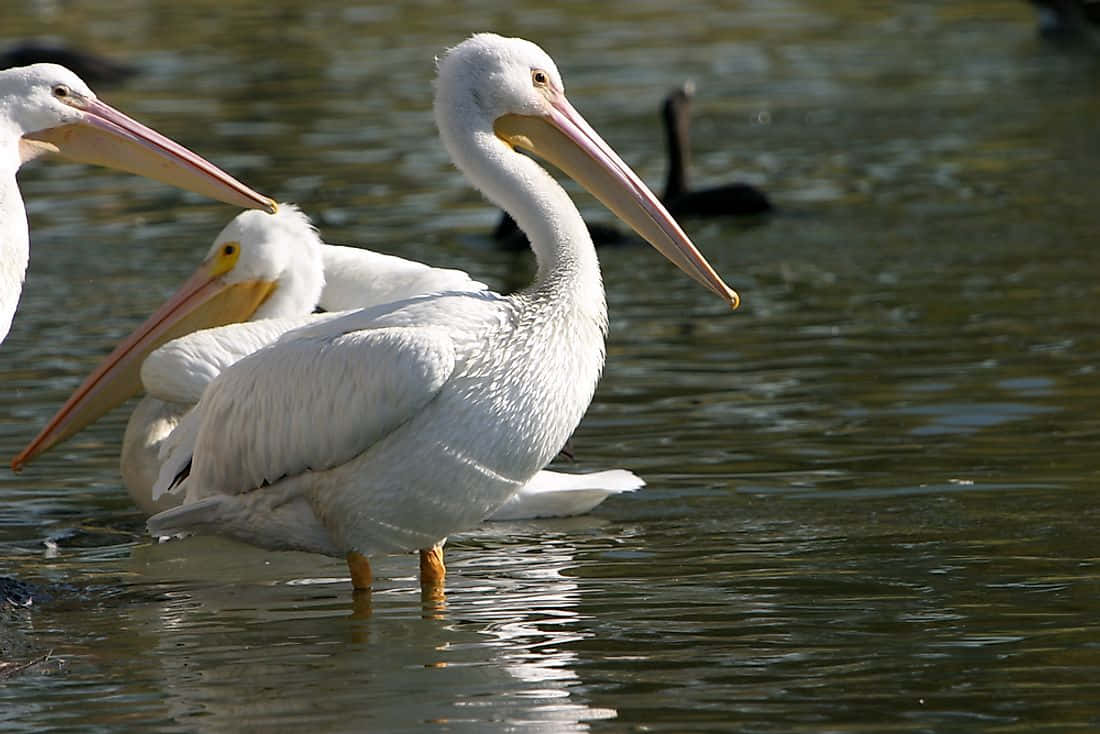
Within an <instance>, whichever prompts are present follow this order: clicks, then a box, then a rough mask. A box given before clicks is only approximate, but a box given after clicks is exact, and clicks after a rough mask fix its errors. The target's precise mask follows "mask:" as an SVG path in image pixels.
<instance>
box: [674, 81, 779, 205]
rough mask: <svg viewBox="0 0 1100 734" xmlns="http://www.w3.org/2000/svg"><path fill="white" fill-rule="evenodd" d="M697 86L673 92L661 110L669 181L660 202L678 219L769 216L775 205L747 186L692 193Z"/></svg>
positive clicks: (708, 189)
mask: <svg viewBox="0 0 1100 734" xmlns="http://www.w3.org/2000/svg"><path fill="white" fill-rule="evenodd" d="M694 93H695V90H694V85H692V84H691V83H690V82H688V83H685V84H683V85H681V86H680V87H678V88H677V89H674V90H673V91H672V92H671V93H670V94H669V95H668V96H667V97H665V101H664V104H663V105H662V106H661V117H662V119H663V120H664V123H665V139H666V143H667V145H668V177H667V178H666V179H665V191H664V194H662V196H661V201H662V202H664V205H665V206H666V207H667V208H668V211H669V212H670V213H671V214H672V216H674V217H676V218H677V219H686V218H689V217H698V218H709V217H745V216H754V215H757V214H763V213H765V212H769V211H771V209H772V204H771V202H770V201H768V197H767V196H766V195H765V194H764V192H763V191H761V190H760V189H758V188H756V187H755V186H751V185H749V184H747V183H741V182H734V183H729V184H723V185H721V186H714V187H711V188H705V189H694V190H693V189H692V188H691V184H690V182H689V180H688V172H689V171H690V170H691V98H692V96H693V94H694Z"/></svg>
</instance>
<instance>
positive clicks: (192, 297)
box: [12, 204, 644, 520]
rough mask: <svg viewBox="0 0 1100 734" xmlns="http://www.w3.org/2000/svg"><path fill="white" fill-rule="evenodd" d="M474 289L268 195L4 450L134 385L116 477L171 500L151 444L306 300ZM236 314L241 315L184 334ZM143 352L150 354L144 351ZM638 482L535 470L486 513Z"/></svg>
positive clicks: (348, 305)
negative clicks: (160, 490) (323, 226)
mask: <svg viewBox="0 0 1100 734" xmlns="http://www.w3.org/2000/svg"><path fill="white" fill-rule="evenodd" d="M486 287H487V286H485V284H484V283H479V282H477V281H475V280H473V279H472V278H470V276H468V275H467V274H466V273H464V272H462V271H461V270H450V269H444V268H432V267H428V266H427V265H423V264H421V263H417V262H412V261H409V260H404V259H402V258H399V257H393V256H390V255H382V254H380V253H375V252H371V251H369V250H363V249H359V248H355V247H342V246H339V245H328V244H325V243H324V242H322V241H321V238H320V237H319V236H318V235H317V232H316V230H314V229H313V227H312V226H311V224H310V222H309V219H308V218H307V217H306V216H305V214H303V213H302V212H301V211H299V210H298V208H297V207H295V206H294V205H292V204H280V205H279V211H278V213H277V214H273V215H268V214H264V213H261V212H256V211H249V212H244V213H242V214H240V215H238V216H237V217H236V218H235V219H234V220H233V221H232V222H230V223H229V224H228V225H226V227H225V228H224V229H223V230H222V231H221V232H220V233H219V234H218V236H217V238H216V239H215V240H214V244H213V245H212V246H211V248H210V251H209V252H208V253H207V256H206V257H205V258H204V259H203V262H202V263H201V264H200V265H199V267H198V268H197V269H196V271H195V273H194V274H193V275H192V276H191V277H189V278H188V279H187V280H186V281H185V282H184V284H183V285H182V286H180V288H179V289H178V290H177V291H176V294H175V295H174V296H172V297H171V298H170V299H169V300H168V301H167V302H166V303H165V304H164V306H162V307H161V308H159V309H158V310H157V311H156V312H155V313H154V314H153V316H151V317H150V318H149V319H147V320H146V321H145V322H144V323H143V324H141V325H140V326H139V327H138V328H137V329H135V330H134V332H133V333H131V334H130V335H129V336H127V337H126V338H125V339H123V341H122V342H121V343H120V345H119V347H118V348H117V349H115V350H114V351H113V352H112V353H111V354H110V355H108V356H107V358H106V359H104V360H103V362H102V363H101V364H100V365H99V366H98V367H97V368H96V369H95V370H94V371H93V372H92V374H91V375H90V376H89V377H88V379H87V380H85V381H84V382H83V383H82V384H81V385H80V387H79V388H77V390H76V391H75V392H74V393H73V395H72V396H71V397H70V398H69V399H68V400H67V401H66V402H65V404H64V405H63V406H62V407H61V408H60V409H59V410H58V412H57V413H56V414H55V415H54V417H53V418H52V419H51V420H50V421H49V422H48V423H47V424H46V427H45V428H43V429H42V431H41V432H40V433H39V434H38V436H37V437H36V438H35V439H34V440H33V441H32V442H31V443H30V444H29V445H28V446H27V447H26V448H25V449H23V451H22V452H20V454H19V455H18V456H16V458H15V459H14V460H13V461H12V469H14V470H15V471H19V470H20V469H22V468H23V466H24V465H26V464H27V463H28V462H30V461H31V460H33V459H34V458H35V457H37V456H39V455H41V454H43V453H45V452H46V451H48V450H49V449H50V448H52V447H53V446H55V445H57V444H58V443H61V442H62V441H64V440H65V439H67V438H69V437H71V436H72V435H74V434H76V433H77V432H79V431H81V430H83V429H84V428H85V427H86V426H88V425H89V424H91V423H92V422H94V421H95V420H97V419H98V418H99V417H100V416H101V415H103V414H104V413H106V412H107V411H109V410H111V409H112V408H114V407H116V406H118V405H120V404H122V403H123V402H124V401H125V400H126V399H128V398H129V397H131V396H133V395H136V394H137V393H138V392H139V391H140V389H141V387H142V383H144V384H145V386H146V389H147V392H148V393H149V394H148V395H147V396H146V397H145V398H143V399H142V400H141V401H140V402H139V403H138V406H137V408H135V410H134V412H133V413H132V414H131V416H130V420H129V422H128V423H127V425H126V434H125V437H124V439H123V443H122V454H121V457H120V470H121V473H122V480H123V484H125V485H126V489H127V490H128V491H129V493H130V497H131V498H132V499H133V500H134V503H135V504H137V506H138V507H139V508H141V509H142V510H143V511H144V512H146V513H148V514H153V513H156V512H159V511H161V510H166V509H168V508H170V507H175V506H176V505H178V504H179V503H180V501H181V500H182V497H180V496H179V495H178V494H168V495H164V496H162V497H161V498H160V499H159V500H158V501H154V500H153V497H152V493H153V484H154V482H155V481H156V479H157V475H158V474H159V472H160V466H161V459H160V447H161V446H162V445H163V444H164V441H165V440H166V439H167V438H168V436H169V435H171V433H172V431H173V430H174V429H175V427H176V425H177V424H178V423H179V421H180V419H181V418H182V417H183V415H184V414H185V413H186V412H187V411H188V410H190V409H191V407H193V406H194V404H195V402H197V401H198V399H199V397H201V395H202V392H203V390H204V389H205V388H206V386H207V385H208V384H209V383H210V381H211V380H212V379H213V378H214V377H216V376H217V375H218V373H219V372H220V371H221V370H222V369H224V367H226V366H227V365H229V364H232V363H233V362H236V361H237V360H239V359H240V358H241V357H243V356H245V355H246V354H248V353H249V352H252V351H255V350H256V349H259V348H260V347H261V346H266V345H267V344H269V343H271V342H273V341H275V340H276V339H277V338H278V337H279V336H280V335H281V334H282V333H284V332H286V331H289V330H290V329H291V328H294V327H296V326H300V325H302V324H304V323H306V322H307V321H309V320H311V318H312V314H313V312H314V309H315V307H316V306H318V305H320V306H321V307H322V308H324V309H325V310H327V311H336V310H347V309H353V308H366V307H370V306H374V305H377V304H379V303H386V302H389V301H395V300H398V299H403V298H410V297H413V296H417V295H422V294H426V293H438V292H443V291H466V292H474V291H481V290H485V289H486ZM323 318H328V317H323ZM245 320H247V321H248V322H249V323H248V324H242V325H234V326H233V327H232V328H227V329H217V328H209V329H208V330H207V331H202V332H198V333H191V334H190V335H189V336H187V335H186V334H187V332H188V331H192V330H198V329H206V328H207V327H216V326H218V325H220V324H225V323H227V322H236V321H245ZM260 322H264V323H260ZM181 335H184V336H182V338H179V339H177V340H176V341H174V342H172V343H171V344H170V345H169V346H167V347H166V348H165V349H163V350H161V351H159V352H154V350H157V349H158V347H160V346H161V345H162V344H164V343H165V342H168V341H170V340H171V339H173V338H174V337H178V336H181ZM151 353H154V354H155V356H153V357H152V358H151V359H147V357H149V355H150V354H151ZM139 369H140V370H141V379H139V375H138V372H139ZM643 484H644V482H643V481H642V480H641V479H640V478H639V477H637V476H636V475H634V474H633V473H631V472H629V471H625V470H621V469H618V470H610V471H604V472H594V473H588V474H566V473H561V472H553V471H546V470H544V471H540V472H539V473H538V474H536V475H535V477H534V478H533V479H532V480H531V481H530V482H528V483H527V484H526V485H524V486H523V487H522V488H521V489H520V491H519V492H517V493H516V495H515V496H514V497H512V498H511V499H510V500H509V501H508V503H507V505H506V506H505V507H502V508H501V509H500V510H499V511H498V512H497V513H495V514H494V516H493V517H491V518H490V519H508V520H518V519H529V518H534V517H561V516H565V515H576V514H582V513H583V512H587V511H589V510H591V509H592V508H593V507H594V506H595V505H597V504H599V503H600V502H601V501H602V500H603V499H605V498H606V497H607V496H609V495H611V494H615V493H618V492H626V491H632V490H634V489H637V488H638V487H641V486H643Z"/></svg>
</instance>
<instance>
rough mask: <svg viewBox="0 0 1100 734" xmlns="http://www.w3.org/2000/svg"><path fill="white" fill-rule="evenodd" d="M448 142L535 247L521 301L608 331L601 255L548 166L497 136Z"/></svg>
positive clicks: (457, 161) (472, 178)
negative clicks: (534, 266)
mask: <svg viewBox="0 0 1100 734" xmlns="http://www.w3.org/2000/svg"><path fill="white" fill-rule="evenodd" d="M443 136H444V140H445V142H447V147H448V149H449V150H450V152H451V156H452V158H453V159H454V161H455V165H457V166H458V168H459V169H460V170H461V171H462V172H463V173H465V174H466V177H467V178H468V179H469V180H470V181H471V182H473V183H474V185H475V186H477V187H478V189H480V190H481V192H482V193H483V194H485V196H486V197H487V198H488V199H489V200H490V201H492V202H493V203H494V204H496V205H497V206H499V207H500V208H502V209H504V210H505V211H507V212H508V213H509V214H511V215H512V218H513V219H515V220H516V224H518V225H519V228H520V229H522V230H523V232H524V233H525V234H526V235H527V238H528V239H529V240H530V241H531V249H532V250H534V252H535V258H536V260H537V262H538V272H537V273H536V276H535V281H534V283H533V284H532V285H531V286H530V287H529V288H527V289H526V290H525V291H523V293H522V294H521V295H522V296H525V297H529V298H532V299H534V301H535V302H541V303H543V304H546V305H550V304H551V303H553V304H554V305H556V306H560V307H563V308H573V309H577V310H578V311H580V312H582V313H583V315H584V316H587V317H588V318H592V319H594V320H596V321H597V322H598V323H599V324H600V325H601V329H606V324H607V305H606V301H605V299H604V291H603V281H602V279H601V277H600V265H599V261H598V260H597V258H596V249H595V247H594V246H593V244H592V237H591V235H590V234H589V233H588V227H587V226H585V223H584V220H583V219H582V218H581V215H580V212H579V211H577V207H576V206H575V205H574V204H573V201H572V200H571V199H570V198H569V195H568V194H566V193H565V190H564V189H562V187H561V186H559V185H558V183H557V181H555V180H554V179H553V177H552V176H551V175H550V174H549V173H547V171H546V170H545V169H544V168H543V167H542V166H540V165H539V164H538V163H536V162H535V161H534V160H532V159H530V158H528V157H526V156H524V155H521V154H519V153H517V152H516V151H514V150H513V149H512V148H511V147H509V146H508V145H506V144H505V143H504V142H503V141H501V140H500V138H498V137H497V136H496V135H495V134H494V133H492V132H491V131H485V132H478V133H475V134H474V135H473V136H472V139H471V138H465V139H464V140H456V139H455V137H454V136H451V135H449V134H447V133H444V134H443ZM448 138H450V139H448Z"/></svg>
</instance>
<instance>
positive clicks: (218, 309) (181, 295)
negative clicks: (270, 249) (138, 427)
mask: <svg viewBox="0 0 1100 734" xmlns="http://www.w3.org/2000/svg"><path fill="white" fill-rule="evenodd" d="M227 244H228V245H232V243H227ZM220 255H221V256H219V257H216V258H212V259H208V260H205V261H204V262H203V263H202V264H201V265H199V267H198V269H197V270H196V271H195V272H194V274H192V275H191V276H190V277H189V278H188V279H187V280H186V281H185V282H184V284H183V285H182V286H180V288H179V290H177V291H176V292H175V293H174V294H173V295H172V296H171V297H170V298H169V299H168V300H167V301H166V302H165V303H164V305H162V306H161V307H160V308H158V309H157V311H156V312H155V313H154V314H153V315H152V316H150V317H149V318H148V319H146V320H145V322H144V323H142V324H141V326H139V327H137V328H136V329H135V330H134V331H133V332H131V333H130V335H129V336H127V337H126V338H125V339H123V341H122V342H120V343H119V345H118V346H117V347H115V349H114V351H112V352H111V353H110V354H109V355H108V356H107V357H106V358H105V359H104V360H103V361H102V362H100V364H99V365H98V366H97V367H96V369H95V370H94V371H93V372H92V373H91V374H90V375H89V376H88V377H87V378H86V379H85V380H84V382H83V383H81V385H80V387H78V388H77V389H76V391H75V392H73V394H72V395H71V396H69V399H68V400H66V401H65V404H64V405H63V406H61V408H60V409H59V410H58V411H57V413H55V414H54V416H53V418H51V419H50V421H49V422H48V423H47V424H46V426H45V428H43V429H42V431H41V432H39V434H38V436H36V437H35V439H34V440H33V441H31V442H30V443H29V444H28V445H27V446H26V448H24V449H23V450H22V451H21V452H19V454H18V455H17V456H16V457H15V458H14V459H12V462H11V467H12V469H13V470H15V471H19V470H20V469H22V468H23V466H24V465H25V464H27V463H28V462H29V461H31V460H32V459H34V458H35V457H36V456H38V455H39V454H41V453H43V452H45V451H47V450H49V449H50V448H52V447H53V446H55V445H57V444H59V443H61V442H62V441H64V440H66V439H68V438H70V437H72V436H74V435H75V434H77V433H79V432H80V431H81V430H82V429H83V428H84V427H85V426H87V425H88V424H89V423H92V422H93V421H95V420H96V419H97V418H99V417H100V416H101V415H103V414H104V413H106V412H107V411H109V410H111V409H113V408H115V407H117V406H119V405H121V404H122V403H123V402H125V401H126V400H127V399H129V398H131V397H133V396H134V395H137V394H138V393H139V392H140V391H141V365H142V363H143V362H144V361H145V358H146V357H148V356H149V354H150V353H151V352H153V351H154V350H155V349H157V347H159V346H161V345H162V344H164V343H165V342H167V341H170V340H172V339H175V338H177V337H180V336H183V335H185V334H190V333H191V332H193V331H197V330H199V329H206V328H211V327H215V326H223V325H225V324H231V323H236V322H239V321H245V320H247V319H248V318H249V317H251V316H252V314H253V313H255V311H256V309H258V308H259V307H260V306H261V305H262V304H263V302H264V301H265V300H266V299H267V297H268V296H269V295H270V294H271V292H272V290H273V289H274V288H275V283H273V282H271V281H267V280H250V281H243V282H236V283H231V284H226V283H224V282H222V280H221V277H220V276H222V275H223V274H224V273H226V272H227V271H229V270H230V269H232V267H233V264H234V263H235V262H236V259H235V257H232V256H230V257H228V258H227V257H225V256H224V255H225V253H220Z"/></svg>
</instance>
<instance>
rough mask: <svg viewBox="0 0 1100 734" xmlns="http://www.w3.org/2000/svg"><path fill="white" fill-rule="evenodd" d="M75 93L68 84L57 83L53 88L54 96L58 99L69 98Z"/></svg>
mask: <svg viewBox="0 0 1100 734" xmlns="http://www.w3.org/2000/svg"><path fill="white" fill-rule="evenodd" d="M72 95H73V90H71V89H69V86H68V85H67V84H57V85H55V86H54V88H53V96H55V97H57V98H58V99H67V98H68V97H71V96H72Z"/></svg>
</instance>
